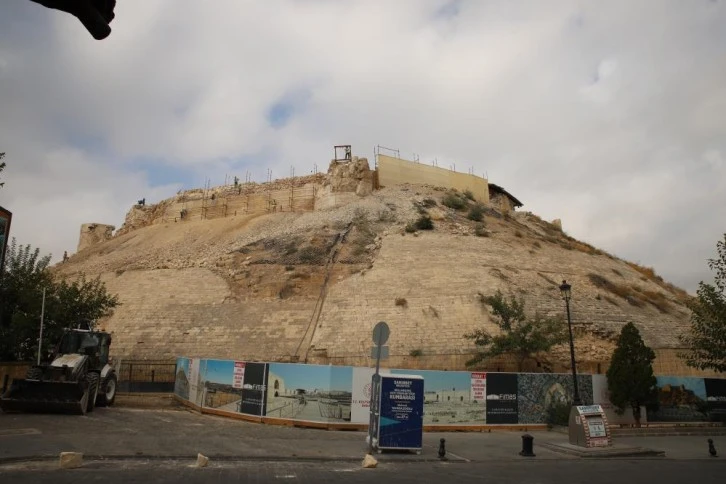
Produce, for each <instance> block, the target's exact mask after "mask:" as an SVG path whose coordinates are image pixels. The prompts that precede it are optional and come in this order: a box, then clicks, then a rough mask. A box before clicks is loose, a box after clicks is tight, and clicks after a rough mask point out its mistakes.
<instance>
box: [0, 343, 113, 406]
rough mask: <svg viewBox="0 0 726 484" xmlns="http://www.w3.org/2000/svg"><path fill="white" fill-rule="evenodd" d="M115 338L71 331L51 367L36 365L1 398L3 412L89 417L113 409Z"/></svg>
mask: <svg viewBox="0 0 726 484" xmlns="http://www.w3.org/2000/svg"><path fill="white" fill-rule="evenodd" d="M110 346H111V335H110V334H108V333H105V332H102V331H91V330H82V329H69V330H66V331H65V332H64V333H63V336H62V338H61V340H60V343H58V346H57V347H56V349H55V351H54V355H53V358H52V360H51V362H50V363H48V364H43V365H34V366H32V367H31V368H30V369H28V373H27V375H26V377H25V379H24V380H23V379H19V380H14V381H13V383H12V385H11V386H10V388H9V389H8V390H7V391H6V392H5V393H4V394H3V395H2V396H0V408H2V409H3V411H6V412H7V411H21V412H60V413H74V414H79V415H85V414H86V413H87V412H90V411H92V410H93V408H94V407H95V406H110V405H113V403H114V400H115V399H116V383H117V376H116V371H115V370H114V369H113V368H112V367H111V365H110V364H109V363H110V362H109V356H108V353H109V347H110Z"/></svg>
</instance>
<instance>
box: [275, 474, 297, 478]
mask: <svg viewBox="0 0 726 484" xmlns="http://www.w3.org/2000/svg"><path fill="white" fill-rule="evenodd" d="M275 479H297V476H296V475H295V474H285V475H284V476H275Z"/></svg>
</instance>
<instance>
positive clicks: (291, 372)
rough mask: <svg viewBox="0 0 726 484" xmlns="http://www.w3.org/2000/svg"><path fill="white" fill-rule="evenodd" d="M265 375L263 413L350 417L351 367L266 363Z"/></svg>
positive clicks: (318, 418) (313, 418)
mask: <svg viewBox="0 0 726 484" xmlns="http://www.w3.org/2000/svg"><path fill="white" fill-rule="evenodd" d="M267 375H268V376H267V408H266V410H265V415H266V416H268V417H273V418H285V419H295V420H304V421H310V422H326V423H348V422H350V421H351V403H352V402H351V400H352V392H351V390H352V388H351V382H352V379H353V368H352V367H350V366H330V365H304V364H296V363H270V364H269V369H268V373H267Z"/></svg>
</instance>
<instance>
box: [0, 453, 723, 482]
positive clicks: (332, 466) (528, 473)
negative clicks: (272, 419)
mask: <svg viewBox="0 0 726 484" xmlns="http://www.w3.org/2000/svg"><path fill="white" fill-rule="evenodd" d="M725 474H726V460H716V459H713V460H711V461H668V460H641V461H628V460H607V461H592V460H569V461H565V462H556V461H551V460H550V461H534V460H530V461H526V462H522V461H520V462H519V463H517V464H515V463H512V462H488V463H460V464H441V463H388V464H385V465H382V466H381V467H379V468H377V469H362V468H360V467H359V466H358V465H355V464H352V463H295V462H273V463H263V462H244V463H222V464H216V465H214V466H212V467H207V468H204V469H196V468H192V467H188V465H187V462H159V461H152V462H144V461H133V462H129V461H127V462H120V463H114V462H109V463H105V464H96V465H94V466H89V467H86V468H83V469H75V470H68V471H61V470H50V469H47V468H45V469H43V468H42V466H38V465H36V466H35V468H34V469H25V470H21V469H7V468H6V469H5V470H1V469H0V481H1V482H3V484H5V483H16V482H33V483H39V484H43V483H48V484H63V483H73V484H77V483H78V482H83V483H84V484H85V483H93V482H99V483H103V484H114V483H131V482H139V483H147V482H154V483H167V482H168V483H176V482H184V483H218V482H245V483H260V484H262V483H280V482H285V483H315V484H320V483H322V482H325V483H337V482H340V483H348V484H356V483H386V482H391V483H401V484H414V483H415V484H419V483H422V482H433V483H448V482H456V483H457V484H467V483H481V482H486V483H492V484H496V483H517V484H530V483H531V484H563V483H567V484H575V483H583V484H612V483H613V482H617V483H618V484H629V483H634V484H635V483H637V484H642V483H645V482H657V483H658V484H681V483H684V482H698V483H699V484H716V483H719V484H720V483H722V482H723V476H724V475H725Z"/></svg>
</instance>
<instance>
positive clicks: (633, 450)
mask: <svg viewBox="0 0 726 484" xmlns="http://www.w3.org/2000/svg"><path fill="white" fill-rule="evenodd" d="M540 446H542V447H544V448H546V449H549V450H551V451H553V452H558V453H560V454H567V455H574V456H576V457H581V458H583V459H611V458H621V457H665V451H662V450H655V449H647V448H644V447H630V448H626V449H608V450H600V451H592V450H590V451H586V450H577V449H570V448H566V447H562V446H559V445H557V444H552V443H549V442H544V443H541V444H540Z"/></svg>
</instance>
